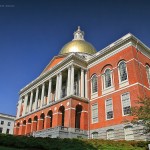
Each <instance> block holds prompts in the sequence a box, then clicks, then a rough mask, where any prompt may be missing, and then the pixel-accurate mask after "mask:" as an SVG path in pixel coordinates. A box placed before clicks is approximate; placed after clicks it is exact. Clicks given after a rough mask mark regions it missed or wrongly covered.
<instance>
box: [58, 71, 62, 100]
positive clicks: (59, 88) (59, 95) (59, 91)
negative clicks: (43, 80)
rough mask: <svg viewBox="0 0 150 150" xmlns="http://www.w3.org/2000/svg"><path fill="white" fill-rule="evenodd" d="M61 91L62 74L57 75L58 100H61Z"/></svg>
mask: <svg viewBox="0 0 150 150" xmlns="http://www.w3.org/2000/svg"><path fill="white" fill-rule="evenodd" d="M61 91H62V73H61V72H60V74H59V85H58V99H60V98H61Z"/></svg>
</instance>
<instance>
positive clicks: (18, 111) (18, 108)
mask: <svg viewBox="0 0 150 150" xmlns="http://www.w3.org/2000/svg"><path fill="white" fill-rule="evenodd" d="M21 104H22V99H21V98H20V99H19V101H18V106H17V118H19V117H20V110H21Z"/></svg>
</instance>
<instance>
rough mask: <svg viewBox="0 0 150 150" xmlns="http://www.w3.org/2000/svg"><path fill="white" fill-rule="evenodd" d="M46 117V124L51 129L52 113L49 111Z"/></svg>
mask: <svg viewBox="0 0 150 150" xmlns="http://www.w3.org/2000/svg"><path fill="white" fill-rule="evenodd" d="M47 116H48V122H47V124H49V128H51V127H52V124H53V112H52V110H50V111H49V112H48V113H47Z"/></svg>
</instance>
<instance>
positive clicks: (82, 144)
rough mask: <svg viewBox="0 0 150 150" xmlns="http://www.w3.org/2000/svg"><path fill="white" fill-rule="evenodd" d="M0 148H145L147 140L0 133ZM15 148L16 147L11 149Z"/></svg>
mask: <svg viewBox="0 0 150 150" xmlns="http://www.w3.org/2000/svg"><path fill="white" fill-rule="evenodd" d="M0 145H1V146H5V147H6V149H5V148H4V147H3V149H2V148H1V147H0V149H2V150H7V149H8V150H9V149H10V148H7V147H11V149H10V150H17V149H18V150H146V147H147V145H148V142H144V141H111V140H99V139H89V140H88V139H59V138H57V139H52V138H34V137H26V136H13V135H4V134H0ZM13 148H16V149H13Z"/></svg>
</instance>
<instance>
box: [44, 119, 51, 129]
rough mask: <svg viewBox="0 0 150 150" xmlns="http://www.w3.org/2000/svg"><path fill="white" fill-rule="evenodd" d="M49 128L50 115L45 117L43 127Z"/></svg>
mask: <svg viewBox="0 0 150 150" xmlns="http://www.w3.org/2000/svg"><path fill="white" fill-rule="evenodd" d="M47 128H50V117H49V116H46V117H45V123H44V129H47Z"/></svg>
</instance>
